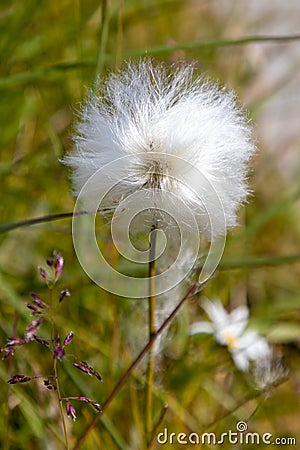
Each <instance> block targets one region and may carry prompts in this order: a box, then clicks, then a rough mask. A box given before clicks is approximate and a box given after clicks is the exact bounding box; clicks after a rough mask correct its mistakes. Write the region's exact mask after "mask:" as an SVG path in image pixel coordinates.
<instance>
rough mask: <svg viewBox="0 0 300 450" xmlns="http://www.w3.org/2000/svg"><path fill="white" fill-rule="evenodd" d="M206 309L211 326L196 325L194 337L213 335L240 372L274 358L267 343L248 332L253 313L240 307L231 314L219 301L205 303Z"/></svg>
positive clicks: (191, 332) (206, 324) (197, 323)
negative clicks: (205, 334) (229, 354)
mask: <svg viewBox="0 0 300 450" xmlns="http://www.w3.org/2000/svg"><path fill="white" fill-rule="evenodd" d="M202 307H203V309H204V310H205V312H206V314H207V315H208V317H209V318H210V320H211V322H196V323H194V324H192V325H191V327H190V334H191V335H193V334H198V333H209V334H213V335H214V336H215V339H216V341H217V342H218V343H219V344H221V345H224V346H226V347H227V349H228V351H229V352H230V353H231V356H232V358H233V361H234V363H235V365H236V366H237V368H238V369H239V370H242V371H244V372H245V371H247V370H248V369H249V363H250V362H251V361H253V362H257V361H259V362H260V361H262V360H263V359H265V358H267V359H268V360H269V359H270V357H271V348H270V347H269V344H268V343H267V341H266V340H265V339H264V338H263V337H261V336H260V335H259V334H258V333H257V332H256V330H253V329H246V327H247V324H248V317H249V310H248V308H247V307H245V306H239V307H238V308H236V309H234V310H233V311H231V312H230V313H228V312H227V311H226V310H225V308H224V307H223V305H222V303H221V302H220V301H219V300H217V301H214V302H212V301H210V300H205V301H203V303H202Z"/></svg>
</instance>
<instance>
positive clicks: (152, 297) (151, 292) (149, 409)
mask: <svg viewBox="0 0 300 450" xmlns="http://www.w3.org/2000/svg"><path fill="white" fill-rule="evenodd" d="M155 246H156V230H155V227H153V229H152V231H151V233H150V252H149V298H148V307H149V341H151V339H152V337H153V335H154V334H155V331H156V329H155ZM153 346H154V342H152V343H151V345H150V347H149V361H148V376H147V397H146V433H147V440H148V442H149V444H150V438H151V434H152V413H153V382H154V357H155V355H154V348H153ZM149 448H151V447H150V446H149Z"/></svg>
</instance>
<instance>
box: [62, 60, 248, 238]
mask: <svg viewBox="0 0 300 450" xmlns="http://www.w3.org/2000/svg"><path fill="white" fill-rule="evenodd" d="M254 150H255V147H254V145H253V143H252V141H251V130H250V127H249V126H248V124H247V120H246V118H245V115H244V114H243V112H242V111H241V109H240V108H239V107H238V106H237V103H236V99H235V95H234V94H233V93H231V92H227V91H225V90H224V89H220V88H219V86H217V85H215V84H213V83H211V82H209V81H206V80H204V79H203V78H202V77H198V76H197V75H196V73H195V70H194V67H193V66H192V65H182V66H179V67H173V66H172V67H170V68H166V67H165V66H164V65H153V63H152V61H151V60H149V59H145V60H141V61H140V62H139V63H137V64H134V63H128V64H127V65H126V67H124V68H123V69H122V70H120V71H119V72H118V73H112V74H111V75H109V76H108V78H107V79H106V80H105V81H104V82H103V84H102V87H101V92H100V93H99V94H97V95H96V94H91V95H90V97H89V99H88V101H87V102H86V104H85V106H84V107H83V109H82V112H81V118H80V121H79V123H78V124H77V129H76V135H75V151H74V153H73V154H71V155H69V156H67V157H66V158H65V159H64V163H65V164H67V165H68V166H70V167H71V168H72V169H73V175H72V180H73V188H74V193H75V195H77V194H78V193H79V191H80V190H81V188H82V187H83V185H84V184H85V182H86V181H87V180H88V179H89V177H90V176H91V175H93V174H94V173H95V172H96V171H97V170H98V169H100V168H103V167H104V166H105V165H106V164H108V163H110V162H112V161H115V160H117V159H119V158H121V157H123V156H127V155H130V158H128V159H127V160H126V162H125V166H124V167H123V171H122V173H116V172H113V173H110V175H109V177H110V181H111V179H112V178H113V181H114V182H116V183H118V188H117V190H116V191H115V193H114V195H115V197H114V205H116V204H117V203H118V201H119V200H121V199H122V198H124V196H125V195H126V194H127V193H129V192H133V191H135V190H138V189H147V188H152V189H156V190H157V192H158V191H159V192H160V195H161V193H163V192H164V191H170V192H172V193H173V194H175V195H177V196H178V197H179V198H180V199H181V200H182V201H184V202H185V203H186V204H187V205H188V206H189V207H190V208H191V209H192V211H193V212H194V213H195V215H196V217H197V222H198V225H199V227H200V230H201V231H202V232H203V233H204V234H206V235H207V237H209V238H211V237H212V234H211V233H210V232H209V231H208V229H209V220H210V218H209V217H207V216H208V212H207V209H206V208H205V206H204V204H205V203H206V202H207V201H211V204H210V205H209V206H210V208H209V210H210V211H214V210H215V211H216V217H215V226H214V231H213V234H214V236H218V235H222V234H224V231H226V229H229V228H232V227H233V226H234V225H236V212H237V209H238V207H239V206H240V204H241V203H242V202H243V201H245V199H246V197H247V195H248V188H247V182H246V175H247V163H248V161H249V159H250V157H251V156H252V154H253V152H254ZM173 157H177V158H173ZM182 160H184V161H187V162H188V163H189V164H190V165H191V167H193V168H195V169H196V170H198V171H199V172H201V173H202V175H203V176H204V177H205V179H206V180H208V181H209V183H211V184H212V186H213V188H214V190H215V191H216V192H217V194H218V197H219V199H220V201H221V203H222V206H223V211H224V215H225V220H226V227H225V230H224V227H222V226H221V224H220V226H218V214H220V211H219V210H220V208H219V204H217V203H216V204H214V202H215V196H212V199H211V200H210V196H209V193H208V192H207V186H203V185H202V182H201V180H200V181H199V182H198V183H196V186H197V188H196V192H195V189H191V188H190V184H189V183H190V174H189V170H186V168H185V169H184V170H183V164H182V162H181V161H182ZM124 173H126V174H127V176H126V177H125V178H124ZM178 178H179V179H180V180H181V181H178ZM194 186H195V184H194ZM106 189H107V182H106V181H105V180H103V182H101V179H100V181H99V180H98V181H97V185H96V186H94V188H93V191H91V192H90V193H87V194H88V195H90V196H92V195H98V196H99V194H101V195H102V194H103V192H104V191H105V190H106ZM179 216H180V215H179ZM183 219H184V218H183Z"/></svg>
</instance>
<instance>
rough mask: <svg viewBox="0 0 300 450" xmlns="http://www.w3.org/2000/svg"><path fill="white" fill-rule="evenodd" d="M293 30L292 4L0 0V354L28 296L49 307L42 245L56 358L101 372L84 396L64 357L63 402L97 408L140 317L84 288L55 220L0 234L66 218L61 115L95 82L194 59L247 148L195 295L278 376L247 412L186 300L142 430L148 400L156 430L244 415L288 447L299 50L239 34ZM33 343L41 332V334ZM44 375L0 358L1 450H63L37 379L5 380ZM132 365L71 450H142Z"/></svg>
mask: <svg viewBox="0 0 300 450" xmlns="http://www.w3.org/2000/svg"><path fill="white" fill-rule="evenodd" d="M299 30H300V4H299V2H297V1H292V0H289V1H287V2H283V1H282V0H278V1H274V2H266V1H265V2H261V1H258V0H249V1H247V2H246V1H238V0H236V1H234V0H215V1H213V0H207V1H205V0H198V1H197V0H179V1H176V0H175V1H174V0H153V1H151V0H149V1H146V0H144V1H137V0H124V1H122V0H120V1H115V0H111V1H102V2H101V1H99V2H97V1H94V0H85V1H84V2H83V1H80V0H73V1H71V0H59V1H58V0H52V1H51V2H46V1H37V0H26V2H24V1H21V0H19V1H18V0H13V1H6V0H2V1H1V6H0V71H1V72H0V91H1V102H0V121H1V122H0V123H1V133H0V177H1V178H0V179H1V203H0V218H1V225H2V229H1V231H2V233H1V234H0V301H1V303H0V345H4V343H5V341H6V339H7V338H8V337H12V336H22V335H23V333H24V330H25V328H26V326H27V325H28V323H29V321H30V320H31V319H30V314H29V311H28V310H27V309H26V303H27V302H28V301H30V293H31V292H36V293H38V294H39V295H40V296H41V297H42V298H43V299H45V300H46V301H49V296H50V293H49V291H48V289H47V288H46V287H45V286H44V284H43V282H42V280H41V278H40V277H39V274H38V269H37V267H38V266H43V265H45V259H46V258H47V257H48V256H49V255H50V254H51V252H52V250H53V249H56V250H57V251H59V252H60V253H61V254H62V255H63V256H64V258H65V269H64V273H63V276H62V278H61V280H60V282H59V285H58V286H57V287H56V288H55V290H54V292H53V300H54V301H56V298H57V297H58V295H59V291H60V290H61V289H63V288H69V289H70V291H71V292H72V296H71V297H70V298H67V299H65V301H64V302H63V303H62V304H61V306H60V308H59V310H58V312H57V314H56V317H55V320H56V326H57V329H58V332H59V333H60V335H61V336H62V337H64V336H66V335H67V334H68V333H69V331H70V330H73V331H74V333H75V338H74V341H73V342H72V344H70V352H71V353H74V354H76V356H77V357H78V358H79V359H81V360H86V361H88V362H89V363H90V364H92V365H93V366H94V367H95V369H96V370H98V371H99V372H100V373H101V374H102V376H103V383H102V384H100V383H99V382H98V381H97V380H93V379H91V378H90V377H88V376H86V375H84V374H81V373H80V372H78V371H76V369H74V368H72V366H71V365H70V364H68V361H64V362H62V363H61V365H60V368H59V370H60V377H61V385H62V386H63V390H64V392H65V395H86V396H88V397H91V398H92V399H93V400H95V401H98V402H99V403H100V404H101V403H103V401H104V400H105V398H106V397H107V396H108V394H109V393H110V391H111V389H112V388H113V386H114V385H115V383H116V382H117V380H118V379H119V378H120V376H121V375H122V374H123V373H124V371H125V370H126V368H127V367H128V365H129V364H130V362H131V361H132V359H133V358H134V357H135V356H136V355H137V353H138V352H139V350H140V349H141V348H142V345H143V343H144V342H145V338H146V335H145V332H144V330H143V329H142V327H144V320H143V316H144V314H145V307H144V305H142V304H141V303H139V302H137V301H130V300H125V299H121V298H117V297H116V296H113V295H110V294H109V293H106V292H104V291H102V290H100V288H98V286H96V285H94V284H93V283H92V282H91V281H90V280H89V279H88V277H87V276H86V275H85V273H84V271H83V269H82V268H81V266H80V265H79V262H78V261H77V259H76V255H75V254H74V250H73V245H72V236H71V220H70V219H63V220H59V221H52V222H46V223H43V224H37V225H32V226H25V227H22V228H18V229H15V230H11V231H5V226H4V225H5V224H10V223H15V222H19V221H21V220H25V219H29V218H34V217H39V216H44V215H48V214H56V213H63V212H70V211H72V209H73V206H74V199H73V198H72V195H71V193H70V183H69V181H68V172H67V170H66V168H65V167H63V166H62V164H61V163H60V162H59V159H60V158H62V157H63V156H64V154H65V152H66V151H69V150H70V149H71V148H72V139H71V136H72V123H74V120H75V119H76V110H77V109H78V108H79V105H80V102H81V101H82V100H83V99H84V98H85V96H86V94H87V92H88V89H89V88H90V86H91V85H92V84H93V83H94V81H95V79H96V78H97V76H99V75H105V73H107V71H109V70H110V69H114V68H115V67H119V66H120V65H121V63H122V60H124V59H128V58H132V59H136V58H138V57H140V56H145V55H152V56H153V57H154V58H156V59H159V60H163V61H166V62H170V63H173V62H176V61H180V60H186V61H195V62H196V65H197V69H198V70H199V73H204V74H205V75H208V76H210V77H212V78H213V79H218V80H220V81H221V83H222V84H226V85H227V87H229V88H230V89H234V90H236V91H237V92H238V95H239V98H240V101H241V103H242V105H244V106H245V107H247V108H248V109H249V111H250V115H251V116H252V118H253V123H254V134H255V138H256V140H257V146H258V148H259V152H258V153H257V155H256V157H255V158H254V160H253V161H252V171H251V174H250V184H251V188H252V190H253V195H252V197H251V198H250V201H249V204H248V205H247V208H246V209H243V210H242V211H241V213H240V223H241V226H240V227H239V228H237V229H236V230H234V231H233V232H232V233H230V236H228V240H227V246H226V251H225V254H224V256H223V259H222V262H221V265H220V267H219V270H218V271H217V273H216V274H215V276H214V278H213V279H211V280H210V281H209V282H208V284H207V286H206V288H205V290H204V294H205V295H206V296H207V297H209V298H212V297H213V296H219V297H220V298H221V299H222V301H223V302H224V304H225V305H230V306H232V307H235V306H237V305H239V304H245V303H247V304H248V305H249V307H250V309H251V322H252V324H253V325H254V326H256V327H257V328H258V329H259V331H260V332H261V333H262V334H263V335H265V336H266V337H267V338H268V339H269V341H270V342H272V343H274V345H275V352H276V354H278V355H283V356H284V358H285V360H286V362H287V364H288V366H289V367H290V377H289V379H288V380H287V381H286V382H285V383H283V384H281V385H280V386H279V387H277V388H276V389H275V390H274V392H273V393H272V396H270V397H269V398H267V399H265V401H263V402H262V399H263V397H262V396H261V395H258V393H257V391H255V390H254V389H253V387H251V385H249V382H248V380H247V379H246V378H245V377H244V376H243V375H241V374H239V373H238V372H237V371H236V369H235V368H234V367H233V365H232V362H231V360H230V357H229V355H228V354H227V353H226V351H225V350H223V349H222V348H219V347H218V346H217V345H216V344H215V343H214V342H213V340H212V339H209V338H207V337H197V338H193V339H190V338H188V337H187V326H188V324H189V323H190V322H192V320H196V319H197V318H198V319H200V318H201V308H200V307H199V299H194V300H193V301H191V302H190V303H189V304H188V305H186V306H185V308H184V311H183V313H182V314H181V318H180V320H177V321H176V322H175V324H173V326H172V328H171V330H170V338H169V340H168V341H167V345H166V347H165V351H164V352H163V354H162V357H161V359H160V367H159V370H158V371H157V375H156V384H155V418H156V420H157V419H158V417H159V416H160V413H161V410H162V407H163V405H164V403H168V405H169V408H168V410H167V413H166V415H165V417H164V419H163V421H162V423H161V424H160V426H159V430H158V431H161V430H163V428H164V427H168V429H169V430H170V432H176V433H179V432H190V431H191V430H192V431H196V432H198V433H202V432H205V431H208V425H209V424H214V425H213V427H212V428H211V430H213V431H215V432H216V433H221V432H225V431H228V430H229V429H232V430H235V429H236V422H237V421H238V420H246V419H248V418H249V417H251V419H249V421H248V425H249V429H251V431H256V432H259V433H264V432H270V433H272V434H274V436H279V437H280V436H293V437H296V438H297V439H298V445H299V442H300V434H299V420H300V409H299V395H300V354H299V342H300V324H299V318H300V281H299V280H300V277H299V275H300V264H299V261H300V248H299V238H300V231H299V194H300V187H299V175H300V159H299V113H300V101H299V100H300V98H299V97H300V90H299V81H300V72H299V66H300V51H299V50H300V42H299V41H297V40H290V41H283V42H281V41H273V42H272V41H271V40H266V41H264V40H261V41H260V40H258V41H257V40H255V39H254V40H253V39H252V38H251V37H253V36H282V35H285V36H287V35H289V36H290V35H291V36H292V35H296V34H297V32H299ZM240 38H246V39H244V41H242V42H239V41H238V42H237V41H236V40H239V39H240ZM247 38H248V39H247ZM230 40H233V42H231V44H230V42H229V41H230ZM107 251H108V252H110V251H111V250H110V248H108V250H107ZM51 295H52V294H51ZM47 332H48V333H49V330H47V325H46V326H45V328H44V330H43V331H41V335H44V337H47ZM51 368H52V359H51V356H50V355H49V354H48V353H47V352H45V351H43V347H41V346H39V345H38V344H36V343H30V344H27V345H26V346H24V347H22V349H21V350H19V351H17V352H16V355H15V357H14V359H11V358H8V359H6V360H5V361H4V362H1V364H0V382H1V389H0V442H1V443H2V444H1V448H3V449H14V450H23V449H24V450H29V449H34V450H45V449H49V450H50V449H51V450H52V449H60V448H64V441H63V435H62V431H61V420H60V416H59V410H58V404H57V401H56V397H55V395H53V393H52V392H48V391H47V390H46V389H45V388H44V387H43V386H42V381H41V380H37V381H35V382H31V383H29V384H27V385H24V386H19V385H17V386H13V387H8V385H7V383H6V382H7V380H8V378H9V377H10V376H12V375H14V374H16V373H25V374H27V375H36V376H37V375H40V374H43V375H46V374H48V373H49V372H50V373H51V370H52V369H51ZM144 368H145V366H144V365H142V366H141V367H140V368H138V369H137V370H136V371H135V372H134V375H133V376H131V378H130V380H129V381H128V382H127V384H126V386H125V387H124V388H123V390H122V391H121V393H120V394H119V395H118V396H117V397H116V398H115V400H114V402H113V403H112V404H111V406H110V408H109V409H108V410H107V412H106V413H105V415H104V416H103V418H102V419H101V421H100V422H99V423H98V425H97V426H96V427H95V428H94V429H93V431H92V433H91V434H90V435H89V436H88V438H87V439H86V441H85V442H84V444H83V446H82V448H83V449H89V450H90V449H98V448H99V449H109V450H114V449H131V450H135V449H136V450H140V449H141V450H142V449H144V448H145V446H144V443H143V442H144V438H143V428H144V377H145V372H144ZM74 406H75V408H76V410H77V414H78V420H77V421H76V422H75V423H73V422H72V421H70V420H69V419H68V420H67V427H68V434H69V439H70V443H71V444H73V445H74V444H75V442H76V439H77V438H78V436H80V434H81V433H82V432H83V430H84V429H85V427H86V426H87V425H88V424H89V423H90V421H91V420H92V418H93V417H94V414H95V412H94V411H93V409H92V408H91V407H89V405H86V404H83V405H80V404H74ZM257 407H258V409H257V410H256V408H257ZM254 412H255V413H254ZM252 413H254V414H253V415H252ZM246 421H247V420H246ZM176 445H177V446H178V447H177V446H176ZM210 447H211V446H209V445H208V446H206V447H205V446H203V448H210ZM222 447H223V448H228V449H229V448H232V446H231V445H230V444H227V446H226V445H225V444H224V445H223V446H222ZM154 448H159V446H158V445H157V444H156V446H154ZM164 448H181V446H180V445H179V444H173V445H171V444H166V445H165V446H164ZM234 448H240V447H238V446H235V447H234ZM241 448H242V447H241ZM247 448H257V446H255V445H253V446H251V445H248V446H247Z"/></svg>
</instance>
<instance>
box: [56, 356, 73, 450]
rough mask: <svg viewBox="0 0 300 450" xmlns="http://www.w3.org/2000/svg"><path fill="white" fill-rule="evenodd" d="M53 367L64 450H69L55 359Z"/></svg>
mask: <svg viewBox="0 0 300 450" xmlns="http://www.w3.org/2000/svg"><path fill="white" fill-rule="evenodd" d="M53 367H54V377H55V384H56V389H57V396H58V403H59V410H60V415H61V420H62V425H63V430H64V436H65V443H66V450H70V446H69V440H68V433H67V427H66V420H65V414H64V408H63V402H62V399H61V393H60V386H59V381H58V371H57V359H56V358H55V357H54V364H53Z"/></svg>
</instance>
